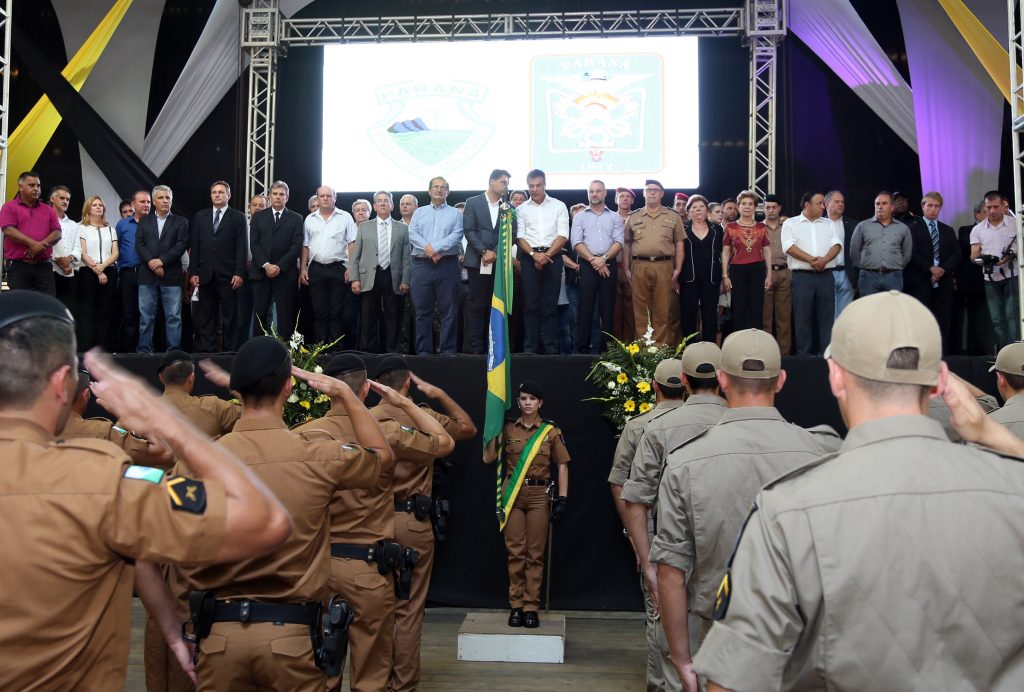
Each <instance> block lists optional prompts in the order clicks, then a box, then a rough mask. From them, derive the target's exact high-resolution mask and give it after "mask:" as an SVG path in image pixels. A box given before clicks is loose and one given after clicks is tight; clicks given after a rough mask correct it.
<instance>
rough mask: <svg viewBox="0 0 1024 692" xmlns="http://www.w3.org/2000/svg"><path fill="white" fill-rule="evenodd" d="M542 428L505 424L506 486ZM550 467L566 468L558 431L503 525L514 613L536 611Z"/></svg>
mask: <svg viewBox="0 0 1024 692" xmlns="http://www.w3.org/2000/svg"><path fill="white" fill-rule="evenodd" d="M540 423H541V421H540V420H539V419H538V421H537V423H535V424H533V425H530V426H527V425H525V424H524V423H523V419H522V417H520V418H517V419H515V420H513V421H505V426H504V428H502V431H501V434H502V440H503V444H504V448H505V466H506V469H507V470H506V479H505V485H506V486H507V485H508V483H509V479H510V478H511V477H512V474H513V473H514V472H515V470H516V469H517V468H518V467H519V462H520V455H521V453H522V451H523V448H524V447H525V446H526V443H527V442H529V441H530V438H531V437H532V436H533V434H534V433H535V432H536V431H537V428H538V427H540ZM552 463H554V464H568V463H569V450H567V449H566V448H565V442H564V441H563V439H562V431H561V430H559V429H558V428H557V427H555V428H553V429H552V430H551V431H550V432H549V433H548V434H547V436H546V437H545V438H544V442H542V443H541V445H540V449H539V451H538V452H537V455H536V456H535V457H534V458H533V463H531V464H530V469H529V471H527V474H526V479H525V480H524V481H523V484H522V486H521V487H520V489H519V494H518V495H517V496H516V501H515V502H513V503H512V507H511V508H510V509H509V513H508V520H507V521H506V523H505V530H504V533H505V550H506V552H507V553H508V601H509V605H510V606H511V607H512V608H522V609H523V611H524V612H534V613H536V612H538V611H539V610H540V585H541V580H542V579H543V577H544V549H545V548H546V547H547V543H548V519H549V514H550V509H549V508H548V495H547V487H548V484H549V483H550V482H551V464H552Z"/></svg>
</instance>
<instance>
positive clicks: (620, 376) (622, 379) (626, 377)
mask: <svg viewBox="0 0 1024 692" xmlns="http://www.w3.org/2000/svg"><path fill="white" fill-rule="evenodd" d="M615 381H616V382H618V383H619V384H626V383H627V382H629V375H627V374H626V373H624V372H620V373H619V374H618V375H617V376H616V377H615Z"/></svg>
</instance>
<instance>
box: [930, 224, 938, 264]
mask: <svg viewBox="0 0 1024 692" xmlns="http://www.w3.org/2000/svg"><path fill="white" fill-rule="evenodd" d="M928 234H929V235H931V237H932V257H933V259H934V260H935V266H938V265H939V229H938V227H937V226H936V225H935V222H934V221H929V222H928Z"/></svg>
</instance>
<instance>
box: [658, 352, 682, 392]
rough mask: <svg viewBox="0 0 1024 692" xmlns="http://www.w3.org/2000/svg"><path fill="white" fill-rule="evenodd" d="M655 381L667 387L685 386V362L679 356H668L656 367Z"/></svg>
mask: <svg viewBox="0 0 1024 692" xmlns="http://www.w3.org/2000/svg"><path fill="white" fill-rule="evenodd" d="M654 381H655V382H657V383H658V384H660V385H664V386H665V387H682V386H683V364H682V361H680V360H679V359H678V358H666V359H665V360H663V361H661V362H660V363H658V367H656V368H655V369H654Z"/></svg>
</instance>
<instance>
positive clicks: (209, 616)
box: [181, 591, 217, 663]
mask: <svg viewBox="0 0 1024 692" xmlns="http://www.w3.org/2000/svg"><path fill="white" fill-rule="evenodd" d="M216 609H217V595H216V594H215V593H214V592H213V591H193V592H192V593H190V594H189V595H188V611H189V615H191V619H190V620H189V621H188V622H183V623H181V638H182V639H184V640H185V641H186V642H188V643H189V644H190V645H191V646H192V663H198V662H199V642H201V641H202V640H203V639H206V637H207V636H209V634H210V629H211V628H212V627H213V615H214V612H215V611H216ZM189 625H192V634H189V633H188V629H187V628H188V626H189Z"/></svg>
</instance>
